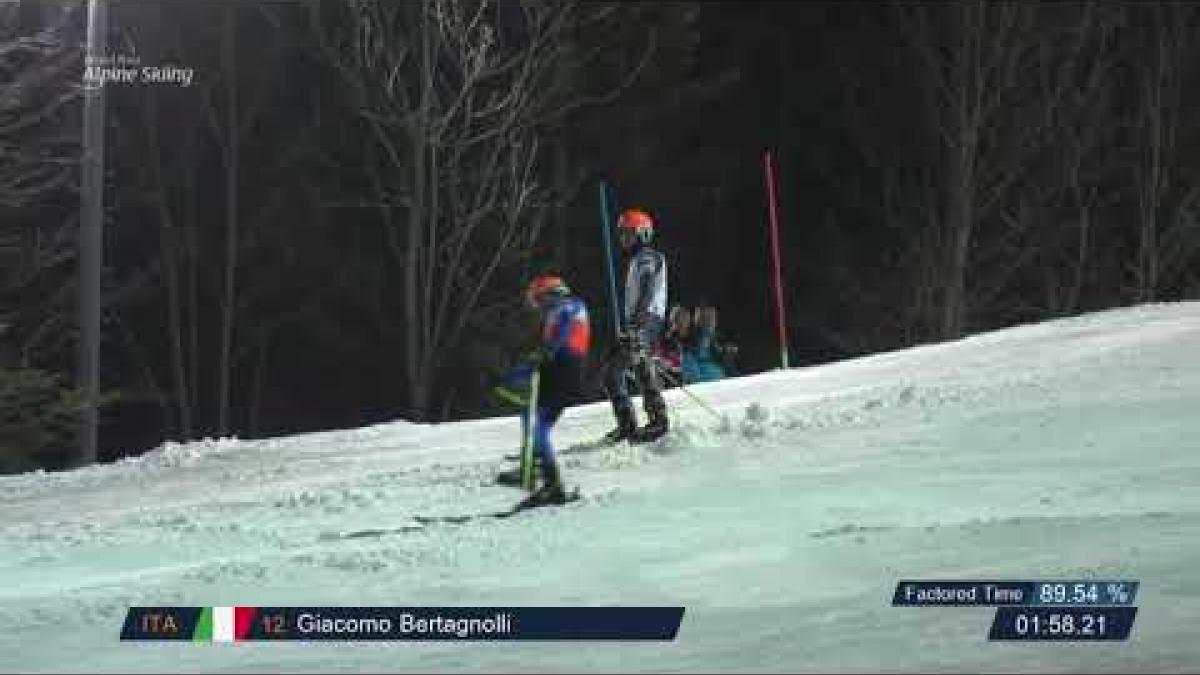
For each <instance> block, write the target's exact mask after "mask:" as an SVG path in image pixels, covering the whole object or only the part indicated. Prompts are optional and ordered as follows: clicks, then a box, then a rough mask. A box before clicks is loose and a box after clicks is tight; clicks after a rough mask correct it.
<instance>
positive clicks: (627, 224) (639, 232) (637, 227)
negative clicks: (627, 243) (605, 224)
mask: <svg viewBox="0 0 1200 675" xmlns="http://www.w3.org/2000/svg"><path fill="white" fill-rule="evenodd" d="M617 232H618V233H620V235H621V238H622V239H624V238H626V237H629V236H630V235H632V236H633V238H636V239H637V240H638V241H640V242H642V243H643V244H648V243H650V240H651V239H652V238H653V237H654V219H653V218H651V217H650V214H649V213H646V212H645V211H643V210H642V209H627V210H626V211H625V212H623V213H622V214H621V217H620V218H618V219H617ZM627 233H628V234H627Z"/></svg>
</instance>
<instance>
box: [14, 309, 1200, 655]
mask: <svg viewBox="0 0 1200 675" xmlns="http://www.w3.org/2000/svg"><path fill="white" fill-rule="evenodd" d="M689 391H690V392H691V393H692V394H694V395H695V396H697V397H699V398H700V399H702V400H703V401H704V402H705V403H706V404H708V405H710V406H712V407H713V408H715V409H716V410H717V411H719V412H720V413H721V414H722V415H723V416H724V420H720V419H717V418H716V417H714V416H713V415H712V414H711V413H710V412H708V411H706V410H705V408H704V407H702V406H701V405H700V404H698V403H697V402H696V401H695V400H693V399H692V398H691V397H689V396H687V395H685V392H683V391H679V390H672V391H670V392H669V393H668V401H669V402H670V404H671V407H672V414H673V416H674V429H673V431H672V433H671V435H670V436H669V437H668V438H667V439H666V441H665V442H663V443H661V444H659V445H656V446H649V447H647V446H640V447H630V446H626V445H620V446H617V447H614V448H609V449H606V450H601V451H593V452H578V453H565V454H563V455H562V459H563V462H564V472H565V474H566V478H567V480H568V482H570V483H573V484H578V485H579V486H580V487H581V489H582V492H583V494H584V495H585V499H584V500H583V501H581V502H578V503H575V504H572V505H569V506H567V507H564V508H559V509H542V510H538V511H533V512H530V513H527V514H522V515H521V516H519V517H517V518H513V519H509V520H503V521H490V522H481V523H472V524H468V525H464V526H457V527H455V526H438V525H433V526H429V527H427V528H425V529H423V530H420V531H413V532H404V533H400V534H395V535H392V536H383V537H376V538H363V539H349V540H346V539H341V540H339V539H330V538H329V537H327V536H323V535H328V534H331V533H337V532H345V531H351V530H358V529H367V528H389V527H397V526H401V525H404V524H405V523H408V522H411V521H410V520H409V519H410V516H412V515H414V514H441V513H446V514H452V513H467V512H472V511H476V510H487V509H494V508H498V507H503V506H507V505H509V504H511V503H513V502H514V501H515V500H516V499H517V498H519V496H520V493H519V492H518V491H517V490H514V489H512V488H506V487H500V486H496V485H494V484H492V478H493V477H494V475H495V474H496V473H497V472H498V471H500V470H502V469H504V468H507V467H508V466H511V464H512V463H511V462H508V461H506V460H505V458H504V455H505V454H506V453H511V452H513V450H514V449H515V447H516V445H517V443H518V439H517V435H518V431H517V429H518V424H517V421H516V419H515V418H512V417H508V418H496V419H488V420H478V421H470V422H461V423H454V424H441V425H416V424H410V423H407V422H402V421H397V422H394V423H390V424H383V425H378V426H373V427H367V428H362V429H352V430H345V431H330V432H324V433H314V434H305V435H299V436H293V437H287V438H273V439H264V440H238V439H220V440H210V441H203V442H192V443H186V444H176V443H166V444H165V445H163V446H162V447H161V448H159V449H157V450H156V451H154V452H152V453H149V454H147V455H145V456H142V457H139V458H137V459H134V460H126V461H122V462H118V463H114V464H109V465H102V466H94V467H90V468H87V469H83V470H78V471H71V472H65V473H41V472H38V473H32V474H24V475H20V476H10V477H3V478H0V579H3V583H0V670H2V671H14V670H20V671H72V672H81V671H105V672H116V671H120V672H178V671H203V672H241V671H264V672H267V671H269V672H284V671H326V672H328V671H361V670H366V671H371V672H385V671H420V672H442V671H454V672H476V671H504V672H541V671H555V672H557V671H574V672H580V671H602V672H633V671H656V672H663V671H675V672H688V671H703V672H717V671H790V672H796V671H822V672H831V671H857V672H866V671H887V672H896V671H918V670H922V671H954V672H999V671H1055V672H1057V671H1072V672H1079V671H1081V670H1083V671H1107V672H1137V671H1158V672H1164V671H1195V670H1197V669H1200V640H1197V639H1196V636H1197V626H1200V303H1179V304H1163V305H1145V306H1139V307H1134V308H1129V309H1121V310H1113V311H1107V312H1101V313H1096V314H1091V315H1086V316H1082V317H1077V318H1071V319H1064V320H1059V321H1052V322H1047V323H1043V324H1037V325H1029V326H1022V327H1017V328H1012V329H1007V330H1002V331H997V332H994V333H988V334H983V335H978V336H974V337H970V338H967V339H963V340H959V341H955V342H950V343H943V344H937V345H929V346H923V347H918V348H914V349H908V350H904V351H898V352H892V353H886V354H879V355H875V356H869V357H865V358H860V359H855V360H850V361H845V362H841V363H836V364H832V365H825V366H821V367H812V368H795V369H791V370H788V371H776V372H771V373H765V374H761V375H756V376H750V377H742V378H735V379H730V380H726V381H723V382H717V383H711V384H706V385H698V386H693V387H690V388H689ZM611 424H612V419H611V413H610V411H609V408H608V406H607V405H606V404H594V405H588V406H583V407H579V408H574V409H571V410H569V411H568V412H567V413H566V415H565V416H564V418H563V421H562V422H561V423H560V425H559V429H558V432H557V435H556V443H557V446H558V447H559V448H560V449H564V448H567V447H569V446H572V445H575V444H579V443H582V442H585V441H589V440H593V439H595V438H596V437H598V436H599V435H600V434H602V433H603V432H604V431H606V430H607V429H608V428H609V427H610V426H611ZM921 578H927V579H934V578H936V579H971V578H980V579H983V578H989V579H1018V578H1030V579H1033V578H1049V579H1075V578H1085V579H1087V578H1092V579H1139V580H1141V582H1142V586H1141V589H1140V591H1139V593H1138V597H1137V600H1138V602H1137V604H1138V606H1139V607H1140V610H1139V614H1138V617H1137V621H1136V624H1135V625H1134V629H1133V635H1132V637H1131V639H1130V640H1129V641H1128V642H1124V643H1112V644H1095V643H1091V644H1089V643H1066V644H1063V643H1059V644H1049V643H1040V644H1034V643H989V642H988V641H987V639H986V635H987V631H988V628H989V626H990V623H991V619H992V615H993V612H994V610H991V609H987V608H936V609H935V608H897V607H892V606H891V597H892V592H893V591H894V589H895V584H896V581H897V580H898V579H921ZM130 605H154V606H162V605H187V606H222V605H252V606H302V605H309V606H329V605H356V606H361V605H395V606H429V605H436V606H446V605H456V606H471V605H481V606H494V605H555V606H558V605H564V606H572V605H584V606H596V605H672V606H680V605H681V606H684V607H686V608H687V611H686V614H685V616H684V620H683V624H682V627H681V629H680V632H679V636H678V638H677V639H676V640H675V641H673V642H663V643H611V642H604V643H601V642H594V643H592V642H584V643H571V642H561V643H554V642H536V643H519V642H507V643H483V642H471V643H463V642H435V643H413V642H390V643H374V644H371V643H342V644H331V643H322V644H317V643H233V644H204V643H169V642H161V643H131V642H121V641H119V640H118V639H117V638H118V634H119V632H120V627H121V624H122V621H123V619H124V615H125V611H126V609H127V608H128V607H129V606H130Z"/></svg>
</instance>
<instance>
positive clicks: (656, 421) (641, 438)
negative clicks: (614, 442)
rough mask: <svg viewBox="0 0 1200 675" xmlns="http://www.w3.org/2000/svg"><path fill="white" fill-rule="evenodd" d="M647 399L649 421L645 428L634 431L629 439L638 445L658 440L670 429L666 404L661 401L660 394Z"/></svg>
mask: <svg viewBox="0 0 1200 675" xmlns="http://www.w3.org/2000/svg"><path fill="white" fill-rule="evenodd" d="M647 398H648V401H647V403H646V416H647V417H648V418H649V419H648V420H647V421H646V426H644V427H642V428H640V429H638V430H637V431H635V432H634V434H633V437H632V438H631V439H630V440H632V441H635V442H638V443H648V442H650V441H655V440H658V439H659V438H662V437H663V436H665V435H666V433H667V431H669V430H670V428H671V425H670V423H669V422H668V420H667V402H666V401H664V400H663V398H662V394H659V395H657V396H654V395H650V396H647Z"/></svg>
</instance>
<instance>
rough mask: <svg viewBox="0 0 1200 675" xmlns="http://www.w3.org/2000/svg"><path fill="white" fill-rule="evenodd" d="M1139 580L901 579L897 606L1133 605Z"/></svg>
mask: <svg viewBox="0 0 1200 675" xmlns="http://www.w3.org/2000/svg"><path fill="white" fill-rule="evenodd" d="M1137 590H1138V582H1137V581H1079V580H1065V581H1030V580H969V581H968V580H907V579H906V580H901V581H899V582H897V584H896V593H895V595H894V596H893V597H892V605H894V606H897V607H1008V606H1015V607H1038V606H1054V607H1057V606H1068V607H1069V606H1086V607H1104V606H1114V605H1115V606H1132V605H1133V604H1134V601H1135V599H1136V598H1137Z"/></svg>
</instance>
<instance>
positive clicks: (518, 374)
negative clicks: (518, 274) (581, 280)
mask: <svg viewBox="0 0 1200 675" xmlns="http://www.w3.org/2000/svg"><path fill="white" fill-rule="evenodd" d="M525 302H526V303H527V304H528V305H529V306H530V307H531V308H533V309H535V310H537V311H538V313H539V315H540V320H539V324H538V325H539V333H540V339H539V346H538V348H537V349H536V350H534V352H533V353H532V354H531V355H530V356H529V358H528V360H527V361H526V362H525V363H524V364H522V365H521V366H518V367H517V368H515V369H513V371H511V372H510V373H509V374H508V376H507V377H505V378H503V381H502V384H503V385H504V386H516V385H523V384H524V383H526V382H528V381H529V380H530V378H531V377H532V376H533V373H534V371H535V370H536V371H537V372H538V379H539V382H538V400H537V409H536V411H535V412H534V419H533V420H529V419H527V417H528V414H529V413H528V410H523V411H522V413H521V416H522V424H521V426H522V429H527V428H528V425H529V424H530V423H532V424H533V452H534V459H535V462H536V465H535V466H537V467H539V468H540V473H541V475H542V478H543V483H542V486H541V487H540V488H538V489H537V490H535V491H534V493H533V494H532V495H530V497H529V498H528V499H527V500H526V502H525V503H526V504H529V505H536V504H562V503H565V502H566V501H567V495H566V491H565V490H564V489H563V483H562V473H561V472H560V471H559V468H558V462H557V461H556V458H555V454H554V447H553V445H552V444H551V441H550V434H551V432H552V431H553V430H554V425H555V423H557V422H558V419H559V417H560V416H562V413H563V411H564V410H565V409H566V408H568V407H570V406H572V405H574V404H576V403H579V402H580V401H581V400H582V398H583V391H584V370H585V367H586V364H587V359H588V350H589V349H590V348H591V339H592V329H591V323H590V321H589V319H588V311H587V305H586V304H585V303H584V302H583V300H582V299H580V298H578V297H576V296H574V295H572V294H571V289H570V288H569V287H568V286H567V285H566V283H564V282H563V280H562V279H561V278H559V277H557V276H554V275H543V276H539V277H537V278H536V279H534V280H533V281H532V282H531V283H530V284H529V286H528V287H527V288H526V290H525ZM501 478H502V479H503V478H504V476H502V477H501ZM516 480H517V483H519V482H520V478H519V477H517V478H516ZM502 482H506V481H504V480H502Z"/></svg>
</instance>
